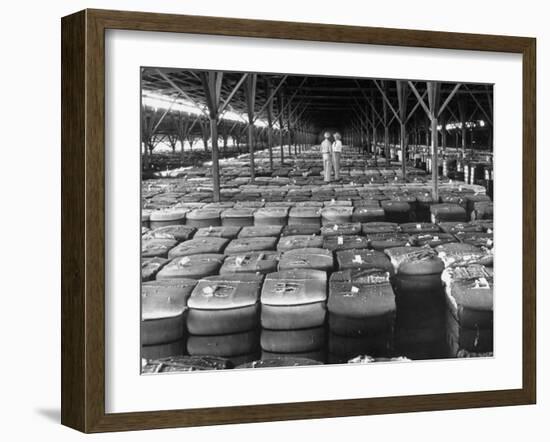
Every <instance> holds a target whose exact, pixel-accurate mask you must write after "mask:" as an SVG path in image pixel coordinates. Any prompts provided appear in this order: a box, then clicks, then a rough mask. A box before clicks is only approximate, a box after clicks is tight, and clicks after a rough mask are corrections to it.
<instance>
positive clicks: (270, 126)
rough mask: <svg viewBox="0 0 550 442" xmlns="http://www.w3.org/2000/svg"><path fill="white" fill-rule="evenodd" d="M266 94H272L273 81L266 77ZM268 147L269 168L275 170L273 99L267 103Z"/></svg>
mask: <svg viewBox="0 0 550 442" xmlns="http://www.w3.org/2000/svg"><path fill="white" fill-rule="evenodd" d="M265 86H266V94H267V95H268V97H269V96H271V94H272V92H271V81H270V80H269V78H267V79H266V82H265ZM266 110H267V149H268V150H269V170H270V171H273V99H271V100H270V101H269V103H268V105H267V108H266Z"/></svg>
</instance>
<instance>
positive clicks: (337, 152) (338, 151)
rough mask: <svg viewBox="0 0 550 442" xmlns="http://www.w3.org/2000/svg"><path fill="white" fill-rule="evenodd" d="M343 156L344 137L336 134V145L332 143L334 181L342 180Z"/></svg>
mask: <svg viewBox="0 0 550 442" xmlns="http://www.w3.org/2000/svg"><path fill="white" fill-rule="evenodd" d="M341 155H342V136H341V135H340V134H339V133H338V132H335V133H334V143H332V165H333V167H334V179H335V180H336V181H338V180H339V179H340V156H341Z"/></svg>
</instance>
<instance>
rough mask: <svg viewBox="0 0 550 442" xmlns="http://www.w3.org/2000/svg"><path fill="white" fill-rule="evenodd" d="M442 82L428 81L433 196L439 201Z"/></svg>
mask: <svg viewBox="0 0 550 442" xmlns="http://www.w3.org/2000/svg"><path fill="white" fill-rule="evenodd" d="M440 88H441V83H439V82H436V81H428V82H427V90H428V104H429V107H430V120H431V126H432V146H431V149H432V181H433V183H432V198H433V200H434V201H436V202H437V201H439V187H438V186H439V183H438V180H439V164H438V158H439V154H438V150H437V115H438V114H439V92H440Z"/></svg>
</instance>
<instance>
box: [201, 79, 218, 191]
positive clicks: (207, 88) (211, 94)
mask: <svg viewBox="0 0 550 442" xmlns="http://www.w3.org/2000/svg"><path fill="white" fill-rule="evenodd" d="M200 78H201V81H202V84H203V88H204V92H205V95H206V103H207V106H208V116H209V120H210V138H211V139H212V186H213V200H214V202H219V201H220V165H219V151H218V117H219V106H220V98H221V88H222V79H223V73H222V72H218V71H208V72H202V73H201V74H200ZM203 137H205V136H204V131H203ZM206 142H207V140H205V146H204V147H205V149H206Z"/></svg>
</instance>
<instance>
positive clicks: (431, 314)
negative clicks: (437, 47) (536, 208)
mask: <svg viewBox="0 0 550 442" xmlns="http://www.w3.org/2000/svg"><path fill="white" fill-rule="evenodd" d="M140 99H141V167H142V170H141V174H142V182H141V183H142V186H141V187H142V189H141V192H142V194H141V204H142V207H141V208H142V219H141V226H142V228H141V234H142V239H141V253H142V260H141V266H142V268H141V278H142V285H141V299H142V303H141V358H142V373H147V374H150V373H163V372H179V371H195V370H216V369H240V368H263V367H271V368H274V367H292V366H304V365H321V364H348V363H350V364H353V363H373V362H380V361H415V360H426V359H444V358H473V357H492V356H493V202H492V192H493V161H494V159H493V136H492V134H493V130H492V127H493V117H492V109H493V86H492V85H491V84H471V83H448V82H439V81H436V80H430V79H428V80H418V79H377V78H348V77H325V76H311V75H307V76H306V75H287V74H274V73H256V72H225V71H207V70H189V69H180V68H163V67H143V68H142V70H141V97H140Z"/></svg>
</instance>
